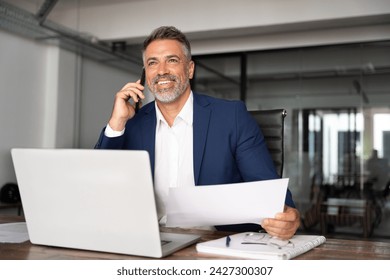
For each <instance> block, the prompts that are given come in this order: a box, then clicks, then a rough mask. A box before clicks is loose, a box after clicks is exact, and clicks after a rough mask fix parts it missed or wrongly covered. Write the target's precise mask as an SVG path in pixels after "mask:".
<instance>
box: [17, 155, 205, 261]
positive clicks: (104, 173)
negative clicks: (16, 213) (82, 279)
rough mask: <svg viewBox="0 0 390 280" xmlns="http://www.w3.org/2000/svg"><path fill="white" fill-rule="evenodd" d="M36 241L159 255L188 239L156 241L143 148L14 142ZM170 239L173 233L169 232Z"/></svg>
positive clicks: (153, 206)
mask: <svg viewBox="0 0 390 280" xmlns="http://www.w3.org/2000/svg"><path fill="white" fill-rule="evenodd" d="M11 154H12V159H13V162H14V167H15V172H16V177H17V181H18V185H19V189H20V194H21V199H22V204H23V210H24V213H25V218H26V223H27V228H28V232H29V236H30V241H31V242H32V243H34V244H41V245H51V246H59V247H68V248H77V249H86V250H94V251H104V252H112V253H121V254H130V255H139V256H148V257H157V258H159V257H162V256H165V255H166V254H170V253H173V252H174V251H175V250H177V249H179V248H183V247H185V246H187V245H189V244H192V243H194V242H195V241H196V240H198V239H199V236H188V237H183V235H179V236H180V237H181V239H182V240H181V241H179V242H176V241H174V242H172V241H171V240H170V242H168V246H167V247H169V248H168V252H166V253H164V252H163V249H162V246H161V238H160V232H159V225H158V218H157V211H156V204H155V198H154V189H153V181H152V173H151V168H150V161H149V155H148V153H147V152H146V151H119V150H81V149H12V151H11ZM170 237H171V238H173V237H172V236H170Z"/></svg>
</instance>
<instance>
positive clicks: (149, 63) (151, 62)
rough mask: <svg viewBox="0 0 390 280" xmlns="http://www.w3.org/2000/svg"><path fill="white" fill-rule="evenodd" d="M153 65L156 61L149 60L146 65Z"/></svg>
mask: <svg viewBox="0 0 390 280" xmlns="http://www.w3.org/2000/svg"><path fill="white" fill-rule="evenodd" d="M153 65H156V61H149V62H148V66H153Z"/></svg>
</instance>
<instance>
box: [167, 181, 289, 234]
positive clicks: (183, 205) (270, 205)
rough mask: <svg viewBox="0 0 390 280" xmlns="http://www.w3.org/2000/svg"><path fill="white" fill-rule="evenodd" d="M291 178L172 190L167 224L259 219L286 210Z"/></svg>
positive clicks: (243, 221) (253, 221) (209, 224)
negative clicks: (288, 186) (289, 179)
mask: <svg viewBox="0 0 390 280" xmlns="http://www.w3.org/2000/svg"><path fill="white" fill-rule="evenodd" d="M287 185H288V178H283V179H275V180H265V181H256V182H245V183H237V184H226V185H211V186H197V187H179V188H171V189H170V190H169V197H168V204H167V224H166V225H167V226H170V227H189V226H214V225H225V224H240V223H256V224H260V223H261V222H262V220H263V219H264V218H272V217H274V216H275V214H276V213H279V212H283V207H284V201H285V198H286V191H287Z"/></svg>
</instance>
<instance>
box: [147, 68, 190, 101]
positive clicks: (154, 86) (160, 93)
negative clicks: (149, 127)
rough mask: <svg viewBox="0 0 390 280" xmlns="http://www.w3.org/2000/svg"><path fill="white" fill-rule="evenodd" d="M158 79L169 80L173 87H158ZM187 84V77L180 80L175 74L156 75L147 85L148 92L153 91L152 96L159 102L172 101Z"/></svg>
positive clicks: (181, 92) (180, 93)
mask: <svg viewBox="0 0 390 280" xmlns="http://www.w3.org/2000/svg"><path fill="white" fill-rule="evenodd" d="M160 80H163V81H170V82H173V83H174V86H173V87H169V88H159V87H158V82H159V81H160ZM188 85H189V79H186V81H184V82H183V81H182V80H181V79H180V77H178V76H175V75H169V74H164V75H157V76H156V77H155V78H154V79H153V80H152V82H151V85H148V88H149V90H150V92H152V93H153V95H154V97H155V98H156V99H157V100H158V101H160V102H161V103H172V102H174V101H176V100H177V99H178V98H179V97H180V96H181V95H182V94H183V93H184V91H185V90H186V88H187V87H188Z"/></svg>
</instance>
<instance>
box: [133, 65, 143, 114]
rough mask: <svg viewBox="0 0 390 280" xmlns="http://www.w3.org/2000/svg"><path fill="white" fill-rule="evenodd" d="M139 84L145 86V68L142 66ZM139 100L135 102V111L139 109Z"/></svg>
mask: <svg viewBox="0 0 390 280" xmlns="http://www.w3.org/2000/svg"><path fill="white" fill-rule="evenodd" d="M141 85H143V86H145V68H142V74H141ZM139 102H140V101H138V102H137V103H135V112H136V113H137V112H138V110H139Z"/></svg>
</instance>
